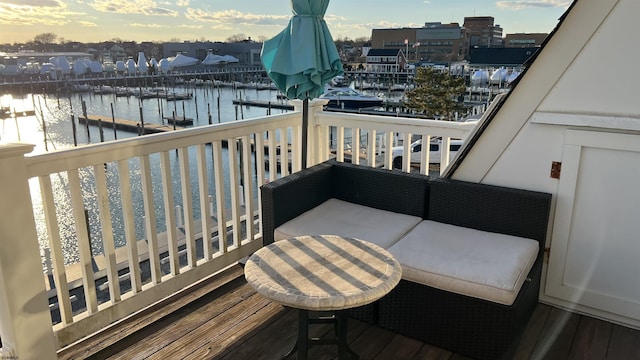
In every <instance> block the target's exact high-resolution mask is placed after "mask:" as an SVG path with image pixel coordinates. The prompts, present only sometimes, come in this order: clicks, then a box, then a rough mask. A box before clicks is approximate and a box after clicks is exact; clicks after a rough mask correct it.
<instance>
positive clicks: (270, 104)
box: [233, 99, 293, 110]
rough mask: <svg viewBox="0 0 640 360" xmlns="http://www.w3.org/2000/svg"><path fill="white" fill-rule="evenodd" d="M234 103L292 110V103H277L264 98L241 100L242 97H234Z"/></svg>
mask: <svg viewBox="0 0 640 360" xmlns="http://www.w3.org/2000/svg"><path fill="white" fill-rule="evenodd" d="M233 104H234V105H245V106H257V107H263V108H269V109H282V110H293V105H289V104H285V103H278V102H272V101H264V100H242V99H234V100H233Z"/></svg>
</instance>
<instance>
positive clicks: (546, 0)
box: [496, 0, 571, 10]
mask: <svg viewBox="0 0 640 360" xmlns="http://www.w3.org/2000/svg"><path fill="white" fill-rule="evenodd" d="M570 3H571V2H570V1H566V0H508V1H497V2H496V6H497V7H499V8H503V9H511V10H522V9H526V8H552V7H559V8H567V7H568V6H569V5H570Z"/></svg>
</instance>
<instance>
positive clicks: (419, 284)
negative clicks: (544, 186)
mask: <svg viewBox="0 0 640 360" xmlns="http://www.w3.org/2000/svg"><path fill="white" fill-rule="evenodd" d="M261 191H262V201H263V217H262V219H263V235H264V238H263V239H264V240H263V241H264V243H265V244H269V243H271V242H273V241H276V240H279V239H281V238H284V237H288V236H296V235H302V234H304V233H305V232H306V233H307V234H309V235H315V234H318V235H319V234H320V233H323V234H337V235H343V236H352V237H361V238H364V239H366V240H369V241H373V242H375V243H378V244H379V245H381V246H383V247H385V248H388V249H389V251H391V252H392V253H393V254H394V255H396V257H397V258H398V259H399V261H400V263H401V264H402V265H403V280H402V281H401V282H400V284H399V285H398V287H396V288H395V289H394V290H393V291H392V292H391V293H390V294H389V295H387V296H385V297H384V298H382V299H381V300H380V301H379V302H378V303H376V304H374V305H373V306H368V307H366V308H363V309H358V310H356V311H353V312H352V314H353V315H354V317H357V318H360V319H361V320H365V321H369V322H372V323H376V324H378V325H380V326H382V327H384V328H387V329H389V330H392V331H395V332H398V333H400V334H404V335H407V336H410V337H414V338H417V339H420V340H423V341H425V342H427V343H430V344H434V345H437V346H440V347H443V348H447V349H450V350H452V351H455V352H457V353H461V354H464V355H467V356H470V357H473V358H478V359H496V358H501V357H502V358H506V357H508V356H509V350H510V345H511V344H513V343H514V339H516V338H517V337H518V336H519V334H520V330H521V329H522V328H523V327H524V325H526V323H527V321H528V319H529V317H530V316H531V314H532V312H533V310H534V308H535V306H536V303H537V301H538V292H539V288H540V276H541V269H542V257H543V249H544V242H545V238H546V233H547V224H548V220H549V208H550V200H551V196H550V195H549V194H545V193H540V192H532V191H526V190H519V189H511V188H505V187H497V186H490V185H482V184H474V183H467V182H460V181H454V180H447V179H430V178H429V177H427V176H423V175H419V174H408V173H404V172H400V171H396V170H384V169H374V168H370V167H365V166H358V165H353V164H346V163H339V162H336V161H327V162H324V163H321V164H318V165H316V166H313V167H311V168H308V169H305V170H303V171H300V172H298V173H295V174H292V175H289V176H287V177H284V178H282V179H279V180H277V181H274V182H271V183H269V184H266V185H264V186H263V187H262V188H261ZM460 238H464V239H462V240H461V239H460ZM476 240H477V241H476ZM460 241H461V242H460ZM501 244H502V245H501ZM512 244H513V248H512ZM461 246H462V247H461ZM514 249H515V250H514ZM458 252H459V254H458ZM527 252H528V254H529V255H527ZM526 259H528V260H526ZM483 263H484V264H483ZM502 263H505V264H506V265H504V266H503V264H502ZM503 268H504V269H507V270H504V271H507V272H514V274H513V275H512V276H509V275H508V274H507V275H504V276H503V274H502V272H504V271H503ZM478 269H480V270H478ZM483 269H484V270H483ZM518 272H520V273H518ZM485 274H486V277H487V279H486V281H485V279H484V278H483V276H485ZM496 277H497V280H496ZM505 284H506V285H505Z"/></svg>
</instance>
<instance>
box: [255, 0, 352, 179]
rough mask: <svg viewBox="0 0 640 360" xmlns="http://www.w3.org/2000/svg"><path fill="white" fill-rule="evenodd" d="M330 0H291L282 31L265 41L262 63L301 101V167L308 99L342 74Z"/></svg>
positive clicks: (290, 95)
mask: <svg viewBox="0 0 640 360" xmlns="http://www.w3.org/2000/svg"><path fill="white" fill-rule="evenodd" d="M328 6H329V0H291V10H292V11H293V17H292V18H291V20H290V21H289V25H287V27H286V28H284V30H282V32H280V33H279V34H278V35H276V36H275V37H274V38H273V39H270V40H267V41H265V42H264V44H263V45H262V53H261V54H260V58H261V59H262V65H264V68H265V70H266V71H267V74H269V77H270V78H271V80H273V83H274V84H276V87H277V88H278V89H279V90H280V91H282V93H283V94H285V95H286V96H287V97H288V98H289V99H300V100H304V102H303V103H302V106H303V107H302V168H303V169H304V168H306V167H307V137H308V134H307V130H308V127H309V113H308V111H309V110H308V109H309V99H313V98H317V97H318V96H320V95H321V94H322V93H323V91H324V85H325V84H326V83H327V82H329V80H331V79H332V78H333V77H335V76H338V75H341V74H342V73H343V70H342V62H341V61H340V56H339V55H338V49H336V44H335V43H334V42H333V38H332V37H331V33H330V32H329V28H328V27H327V23H326V22H325V21H324V14H325V12H326V11H327V7H328Z"/></svg>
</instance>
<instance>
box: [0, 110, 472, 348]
mask: <svg viewBox="0 0 640 360" xmlns="http://www.w3.org/2000/svg"><path fill="white" fill-rule="evenodd" d="M323 104H324V102H322V101H311V105H310V111H309V116H310V128H309V145H308V156H307V159H308V161H307V163H308V164H309V165H308V166H312V165H313V164H315V163H318V162H322V161H324V160H326V159H328V158H330V157H336V158H337V159H338V160H339V161H344V160H345V155H349V154H350V155H351V161H352V162H354V163H365V162H366V165H369V166H382V165H384V166H385V167H387V168H390V167H391V159H390V155H388V154H390V152H389V151H386V152H385V150H384V149H390V148H391V147H392V146H393V145H394V144H393V142H394V141H396V140H397V139H398V136H399V138H400V139H402V140H404V143H405V144H408V143H409V142H410V141H409V139H411V138H412V135H413V134H419V135H422V136H423V139H425V138H424V137H436V136H437V137H442V139H444V141H448V140H447V139H451V138H461V139H463V138H465V137H466V135H467V134H468V133H469V131H470V130H471V126H472V125H470V124H468V125H465V124H459V123H449V122H440V121H428V120H416V119H407V118H396V117H382V116H370V115H357V114H341V113H328V112H323V111H322V105H323ZM294 105H295V108H296V111H294V112H291V113H288V114H283V115H275V116H269V117H264V118H259V119H253V120H244V121H238V122H234V123H225V124H218V125H211V126H205V127H198V128H193V129H188V130H181V131H176V132H170V133H164V134H156V135H146V136H142V137H137V138H131V139H126V140H120V141H113V142H108V143H103V144H96V145H89V146H86V147H81V148H74V149H69V150H63V151H58V152H54V153H45V154H41V155H33V156H28V155H26V156H25V154H28V153H29V152H30V151H31V150H32V146H30V145H0V169H1V170H0V171H1V173H0V184H1V186H0V196H1V198H2V202H0V277H1V278H0V338H1V340H2V344H3V348H2V349H1V350H0V351H2V354H3V356H5V355H6V356H7V357H9V356H18V357H20V358H25V359H26V358H38V359H49V358H55V352H56V350H57V349H60V348H62V347H64V346H66V345H68V344H71V343H72V342H74V341H77V340H79V339H81V338H83V337H85V336H88V335H90V334H91V333H93V332H95V331H97V330H100V329H102V328H104V327H105V326H108V325H109V324H111V323H113V322H115V321H118V320H120V319H123V318H125V317H127V316H128V315H130V314H132V313H134V312H136V311H138V310H140V309H143V308H145V307H147V306H149V305H151V304H153V303H154V302H157V301H158V300H161V299H163V298H165V297H167V296H170V295H171V294H174V293H176V292H178V291H179V290H180V289H183V288H185V287H188V286H190V285H193V284H195V283H197V282H199V281H201V280H203V279H205V278H207V277H209V276H211V275H212V274H214V273H216V272H218V271H220V270H222V269H224V268H225V267H227V266H229V265H231V264H234V263H236V262H237V261H238V260H240V259H242V258H243V257H245V256H247V255H249V254H251V253H252V252H253V251H255V250H256V249H258V248H259V247H261V246H262V241H261V238H262V234H261V222H260V203H261V201H260V200H261V199H260V196H259V190H258V187H259V186H260V185H261V184H263V183H264V181H272V180H275V179H277V178H279V177H282V176H286V175H287V174H288V173H289V166H285V164H291V169H292V171H293V172H295V171H298V170H299V169H300V164H301V153H302V151H301V150H302V149H301V145H300V144H301V137H302V136H301V127H300V124H301V121H300V118H301V112H300V110H301V106H302V102H300V101H294ZM349 132H351V133H352V135H353V136H352V140H349V139H348V136H346V137H345V133H346V134H348V133H349ZM331 134H333V135H331ZM362 134H366V135H367V136H368V138H367V139H368V140H367V141H366V142H365V141H363V140H361V135H362ZM334 136H335V139H330V137H334ZM330 140H333V143H330ZM347 143H349V146H346V145H345V144H347ZM337 144H340V145H337ZM345 148H347V150H345ZM263 149H266V151H263ZM349 149H358V151H351V152H349ZM265 153H266V154H267V155H265ZM425 153H426V162H424V161H423V163H422V167H423V169H422V170H421V171H423V173H426V171H428V166H427V165H426V164H428V163H429V161H428V155H429V154H428V151H427V152H425ZM370 154H371V155H370ZM375 154H377V155H375ZM380 154H383V155H382V158H383V161H382V162H380V163H378V161H377V160H376V159H379V158H380ZM405 155H407V154H406V153H405ZM445 155H446V154H445ZM445 155H443V158H442V160H441V161H442V163H443V164H446V163H447V162H448V160H449V158H448V156H446V157H444V156H445ZM405 158H408V156H405ZM363 159H366V161H364V160H363ZM265 162H268V167H267V169H265V166H263V164H265ZM278 164H280V165H281V166H278ZM409 165H410V164H409V162H408V160H407V161H405V164H404V170H405V171H409ZM424 169H427V170H424ZM241 184H242V185H243V186H241ZM176 208H178V209H180V210H181V211H176V210H175V209H176ZM207 229H208V230H207ZM38 242H40V243H38ZM41 251H42V252H43V253H44V254H45V256H44V258H45V260H44V263H45V265H44V269H45V271H46V272H47V275H48V276H43V275H42V273H43V260H41V259H42V257H41ZM40 279H42V280H40ZM45 280H48V281H45ZM47 282H48V283H47ZM48 299H56V301H55V302H54V301H48ZM52 313H55V314H59V315H56V316H58V317H59V319H58V321H55V325H52V324H53V322H52V315H51V314H52Z"/></svg>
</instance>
